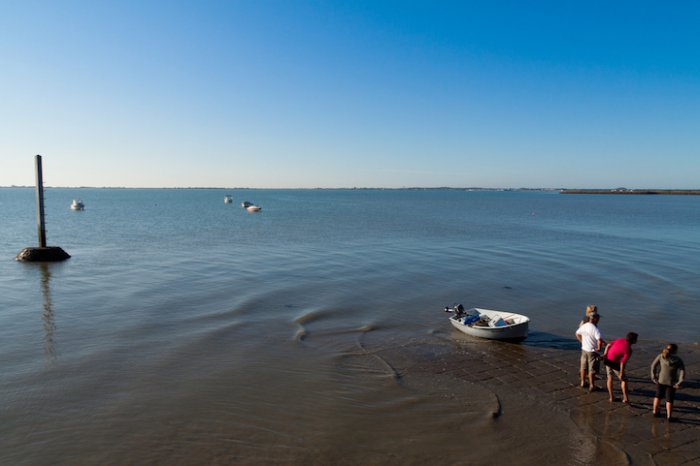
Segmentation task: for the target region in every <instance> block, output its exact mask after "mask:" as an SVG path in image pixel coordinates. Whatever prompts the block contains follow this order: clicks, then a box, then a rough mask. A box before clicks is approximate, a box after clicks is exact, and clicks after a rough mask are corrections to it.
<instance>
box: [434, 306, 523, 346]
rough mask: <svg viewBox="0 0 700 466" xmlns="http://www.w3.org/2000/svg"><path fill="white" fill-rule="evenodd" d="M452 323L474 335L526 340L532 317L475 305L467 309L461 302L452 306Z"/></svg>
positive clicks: (447, 309)
mask: <svg viewBox="0 0 700 466" xmlns="http://www.w3.org/2000/svg"><path fill="white" fill-rule="evenodd" d="M445 312H452V313H453V315H451V316H450V323H451V324H452V326H453V327H455V328H456V329H457V330H459V331H461V332H464V333H466V334H467V335H471V336H474V337H480V338H488V339H491V340H524V339H525V338H527V333H528V327H529V323H530V318H529V317H527V316H524V315H522V314H515V313H513V312H505V311H494V310H491V309H481V308H478V307H473V308H471V309H467V310H465V309H464V307H463V306H462V305H461V304H457V305H455V306H454V307H452V308H449V307H445Z"/></svg>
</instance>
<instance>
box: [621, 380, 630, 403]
mask: <svg viewBox="0 0 700 466" xmlns="http://www.w3.org/2000/svg"><path fill="white" fill-rule="evenodd" d="M620 386H621V387H622V402H623V403H629V402H630V399H629V397H628V396H627V381H626V380H622V381H621V382H620Z"/></svg>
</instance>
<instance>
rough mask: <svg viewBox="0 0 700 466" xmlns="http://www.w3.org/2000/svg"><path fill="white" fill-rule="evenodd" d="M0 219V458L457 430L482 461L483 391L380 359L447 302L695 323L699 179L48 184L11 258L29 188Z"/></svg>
mask: <svg viewBox="0 0 700 466" xmlns="http://www.w3.org/2000/svg"><path fill="white" fill-rule="evenodd" d="M227 194H230V195H231V196H232V197H233V199H234V203H233V204H225V203H224V201H223V200H224V196H225V195H227ZM74 198H80V199H82V201H83V202H84V203H85V206H86V207H85V210H84V211H79V212H76V211H71V210H70V209H69V206H70V203H71V200H72V199H74ZM245 200H248V201H251V202H254V203H255V204H257V205H259V206H261V207H262V211H261V212H259V213H249V212H247V211H246V210H244V209H243V208H241V206H240V202H242V201H245ZM0 214H1V215H2V217H1V218H2V221H1V222H0V344H1V347H2V358H1V360H0V403H1V404H2V407H3V414H2V424H1V425H0V431H1V432H0V463H2V464H124V463H128V464H160V463H169V464H290V463H291V464H399V463H400V464H425V463H426V462H428V461H431V462H432V463H433V464H459V463H460V462H464V463H465V464H466V463H469V461H466V460H465V459H464V458H465V456H464V445H462V444H459V445H454V444H452V443H446V441H445V440H446V438H449V437H450V434H451V432H452V431H453V430H454V429H455V428H458V429H459V430H460V432H461V435H462V436H463V438H479V442H476V443H475V444H474V445H472V446H470V448H471V451H472V454H474V455H476V456H473V457H472V459H473V460H474V461H475V462H479V461H478V458H488V457H489V454H490V452H489V449H490V448H492V447H493V446H494V445H496V444H497V443H498V441H499V440H498V437H499V436H501V435H502V434H503V432H497V431H494V430H493V428H492V427H489V426H488V425H486V424H483V423H482V421H481V419H482V417H481V414H483V413H482V407H483V406H484V403H488V400H489V397H490V396H491V395H490V394H489V393H487V392H486V391H484V390H483V388H481V387H478V386H471V385H468V384H467V385H465V384H460V383H458V382H456V381H454V380H449V379H445V378H440V377H436V376H435V375H434V374H433V375H431V374H429V373H425V374H423V373H421V372H420V371H414V372H413V373H412V374H411V377H406V378H405V380H406V381H408V382H406V383H405V384H404V385H403V386H401V385H400V384H399V385H397V384H396V383H394V382H395V380H396V378H397V374H396V373H395V370H394V369H393V368H392V363H391V361H388V360H387V359H386V358H384V357H381V355H382V354H386V353H387V352H393V353H392V354H396V355H398V356H397V357H399V358H405V360H406V361H408V360H410V359H411V358H415V357H417V356H416V355H419V356H418V357H422V355H423V354H424V353H425V350H424V349H423V348H430V347H431V346H430V345H432V344H435V343H438V342H440V343H445V342H449V341H452V340H455V339H458V338H460V336H459V335H455V330H453V329H452V328H451V327H450V325H449V323H448V322H447V320H446V314H444V313H443V312H442V308H443V307H444V306H445V305H452V304H454V303H457V302H459V303H462V304H463V305H464V306H465V307H471V306H479V307H486V308H492V309H503V310H509V311H513V312H518V313H522V314H526V315H528V316H529V317H530V318H531V327H530V330H531V336H530V338H529V339H528V340H526V341H525V343H523V345H522V346H523V351H528V347H533V346H537V345H548V346H552V347H557V346H560V347H562V348H563V349H572V348H575V347H576V344H575V340H573V339H572V335H573V332H574V330H575V327H576V324H577V322H578V321H579V320H580V318H581V315H582V313H583V310H584V308H585V306H586V305H587V304H597V305H598V307H599V310H600V313H601V315H602V319H601V324H600V326H601V330H602V331H603V334H604V336H605V337H606V338H608V339H611V338H616V337H620V336H624V334H625V333H626V332H627V331H631V330H632V331H636V332H638V333H639V334H640V339H642V340H648V341H658V342H663V341H667V340H669V339H670V340H673V341H676V342H680V343H685V342H695V341H697V328H698V327H699V324H700V313H699V312H698V304H699V303H700V273H699V272H698V271H700V234H699V228H700V197H696V196H631V195H624V196H623V195H562V194H559V193H557V192H521V191H519V192H514V191H505V192H484V191H463V190H408V189H407V190H362V189H357V190H352V189H350V190H243V189H229V190H223V189H88V188H83V189H58V188H49V189H46V219H47V237H48V244H49V245H56V246H61V247H62V248H63V249H64V250H66V251H67V252H68V253H69V254H70V255H71V256H72V257H71V258H70V259H69V260H67V261H65V262H62V263H52V264H39V263H20V262H16V261H15V260H14V257H15V255H16V254H17V253H18V252H19V251H20V250H21V249H22V248H24V247H27V246H34V245H36V244H37V242H36V241H37V240H36V237H37V233H36V207H35V194H34V190H33V189H29V188H3V189H0ZM573 359H574V360H575V357H574V358H573ZM404 375H405V374H404ZM392 381H394V382H392ZM446 393H449V394H450V396H447V395H446ZM455 397H456V398H457V400H458V401H457V402H456V401H455ZM455 403H457V404H458V405H459V409H455ZM469 403H473V404H472V405H470V404H469ZM528 416H533V413H532V412H530V413H529V414H528ZM539 416H540V417H541V416H544V414H541V413H540V414H539ZM525 417H526V416H523V418H525ZM535 417H536V416H535ZM538 419H539V420H541V421H542V422H543V423H544V424H545V425H547V424H549V425H550V429H551V433H550V434H551V435H553V436H555V437H556V436H557V435H569V434H562V431H565V432H566V431H568V430H570V428H569V427H568V426H567V425H566V423H565V422H564V421H562V420H558V419H548V418H542V419H540V418H538ZM523 425H524V424H523ZM456 426H458V427H456ZM511 429H517V427H511ZM523 430H525V428H524V427H523ZM512 433H513V432H511V434H512ZM569 437H571V435H569ZM567 438H568V437H567ZM567 441H568V442H571V438H568V440H567ZM565 445H567V443H565ZM569 450H570V449H569V448H568V447H567V448H561V449H559V450H556V451H555V452H554V455H555V456H554V457H553V459H554V460H555V461H569V460H570V459H571V458H570V457H569V456H567V455H571V454H573V453H571V452H570V451H569ZM574 453H575V452H574ZM519 454H521V455H522V454H524V455H526V456H525V457H527V455H528V454H532V455H536V454H539V453H537V452H528V451H527V450H525V451H524V452H522V451H521V452H520V453H519ZM479 455H481V456H479ZM534 457H535V456H533V458H534ZM458 458H459V460H458ZM467 458H468V457H467ZM519 458H520V459H522V456H520V457H519Z"/></svg>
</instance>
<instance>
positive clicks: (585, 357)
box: [581, 350, 600, 374]
mask: <svg viewBox="0 0 700 466" xmlns="http://www.w3.org/2000/svg"><path fill="white" fill-rule="evenodd" d="M599 369H600V356H598V353H596V352H595V351H584V350H581V370H582V371H585V370H587V371H588V372H590V373H592V374H597V373H598V371H599Z"/></svg>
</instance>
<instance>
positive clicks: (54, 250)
mask: <svg viewBox="0 0 700 466" xmlns="http://www.w3.org/2000/svg"><path fill="white" fill-rule="evenodd" d="M35 160H36V229H37V231H38V232H39V247H36V248H32V247H29V248H24V249H22V250H21V251H20V252H19V254H17V257H16V258H15V259H17V260H18V261H23V262H24V261H26V262H55V261H63V260H66V259H68V258H69V257H70V254H68V253H67V252H66V251H64V250H63V249H61V248H60V247H58V246H46V227H45V225H44V177H43V175H42V173H41V155H37V156H36V158H35Z"/></svg>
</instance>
